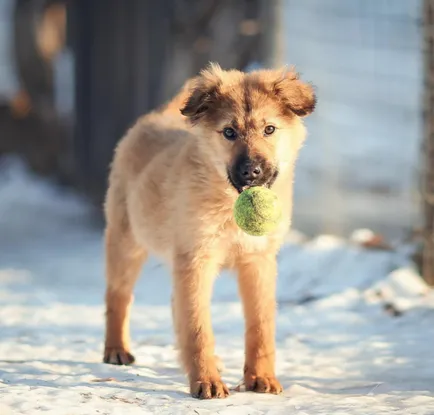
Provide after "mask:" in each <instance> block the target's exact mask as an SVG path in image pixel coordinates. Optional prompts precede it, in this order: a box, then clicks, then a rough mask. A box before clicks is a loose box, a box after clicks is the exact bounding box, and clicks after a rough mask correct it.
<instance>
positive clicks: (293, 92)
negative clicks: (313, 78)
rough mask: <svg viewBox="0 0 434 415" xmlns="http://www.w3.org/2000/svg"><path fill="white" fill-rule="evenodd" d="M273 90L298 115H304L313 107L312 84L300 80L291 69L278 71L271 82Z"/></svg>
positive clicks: (313, 94)
mask: <svg viewBox="0 0 434 415" xmlns="http://www.w3.org/2000/svg"><path fill="white" fill-rule="evenodd" d="M273 92H274V93H275V94H276V96H277V97H278V98H279V99H280V101H281V102H282V104H283V105H284V106H285V107H286V108H287V109H288V110H290V111H291V112H293V113H294V114H296V115H298V116H299V117H305V116H307V115H309V114H311V113H312V112H313V111H314V109H315V105H316V95H315V91H314V89H313V87H312V85H310V84H308V83H305V82H302V81H300V80H299V77H298V74H297V73H296V72H294V71H293V70H292V69H291V70H287V69H285V70H282V71H279V74H278V77H277V80H275V81H274V82H273Z"/></svg>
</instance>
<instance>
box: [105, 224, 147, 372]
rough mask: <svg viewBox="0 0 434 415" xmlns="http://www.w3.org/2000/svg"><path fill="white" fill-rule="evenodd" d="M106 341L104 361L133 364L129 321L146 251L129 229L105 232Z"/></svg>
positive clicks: (116, 363)
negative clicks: (135, 287)
mask: <svg viewBox="0 0 434 415" xmlns="http://www.w3.org/2000/svg"><path fill="white" fill-rule="evenodd" d="M105 238H106V240H105V245H106V273H107V290H106V338H105V350H104V362H105V363H111V364H115V365H129V364H132V363H134V356H133V355H132V354H131V353H130V345H129V342H130V330H129V318H130V307H131V303H132V300H133V289H134V284H135V282H136V281H137V278H138V276H139V273H140V269H141V267H142V265H143V262H144V261H145V259H146V256H147V254H146V252H145V251H144V250H143V249H142V248H140V247H139V246H138V245H137V244H136V243H135V242H134V239H133V236H132V235H131V232H130V230H129V228H127V229H125V228H124V229H122V230H119V229H117V231H114V229H110V227H108V229H107V230H106V235H105Z"/></svg>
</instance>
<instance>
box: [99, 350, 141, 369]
mask: <svg viewBox="0 0 434 415" xmlns="http://www.w3.org/2000/svg"><path fill="white" fill-rule="evenodd" d="M135 360H136V359H135V358H134V356H133V355H132V354H131V353H130V352H127V351H126V350H125V349H122V348H117V347H106V349H105V350H104V360H103V361H104V363H108V364H110V365H132V364H133V363H134V362H135Z"/></svg>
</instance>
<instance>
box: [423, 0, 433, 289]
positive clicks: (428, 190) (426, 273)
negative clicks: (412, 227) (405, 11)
mask: <svg viewBox="0 0 434 415" xmlns="http://www.w3.org/2000/svg"><path fill="white" fill-rule="evenodd" d="M423 33H424V44H425V50H424V57H425V88H424V114H423V118H424V127H425V128H424V142H423V154H422V157H423V171H422V196H423V205H424V221H425V223H424V247H423V259H422V261H423V264H422V275H423V277H424V279H425V280H426V282H427V283H428V284H430V285H434V0H424V10H423Z"/></svg>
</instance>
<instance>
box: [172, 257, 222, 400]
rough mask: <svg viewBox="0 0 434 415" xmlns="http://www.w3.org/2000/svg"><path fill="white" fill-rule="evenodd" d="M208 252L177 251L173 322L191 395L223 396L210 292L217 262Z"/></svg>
mask: <svg viewBox="0 0 434 415" xmlns="http://www.w3.org/2000/svg"><path fill="white" fill-rule="evenodd" d="M213 259H214V258H213V256H212V255H209V256H208V255H207V256H205V255H203V256H200V257H198V256H197V255H195V256H194V257H192V256H190V255H178V256H176V257H175V263H174V293H173V306H174V317H175V318H174V323H175V325H176V328H175V330H176V333H177V336H178V346H179V348H180V353H181V360H182V363H183V364H184V367H185V370H186V372H187V374H188V377H189V381H190V392H191V394H192V396H194V397H196V398H200V399H210V398H224V397H226V396H227V395H228V394H229V391H228V388H227V386H226V385H225V384H224V383H223V382H222V380H221V378H220V374H219V371H218V369H217V365H216V360H215V357H214V336H213V332H212V326H211V310H210V303H211V295H212V286H213V282H214V278H215V277H216V275H217V273H218V264H216V263H215V262H214V261H213Z"/></svg>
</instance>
